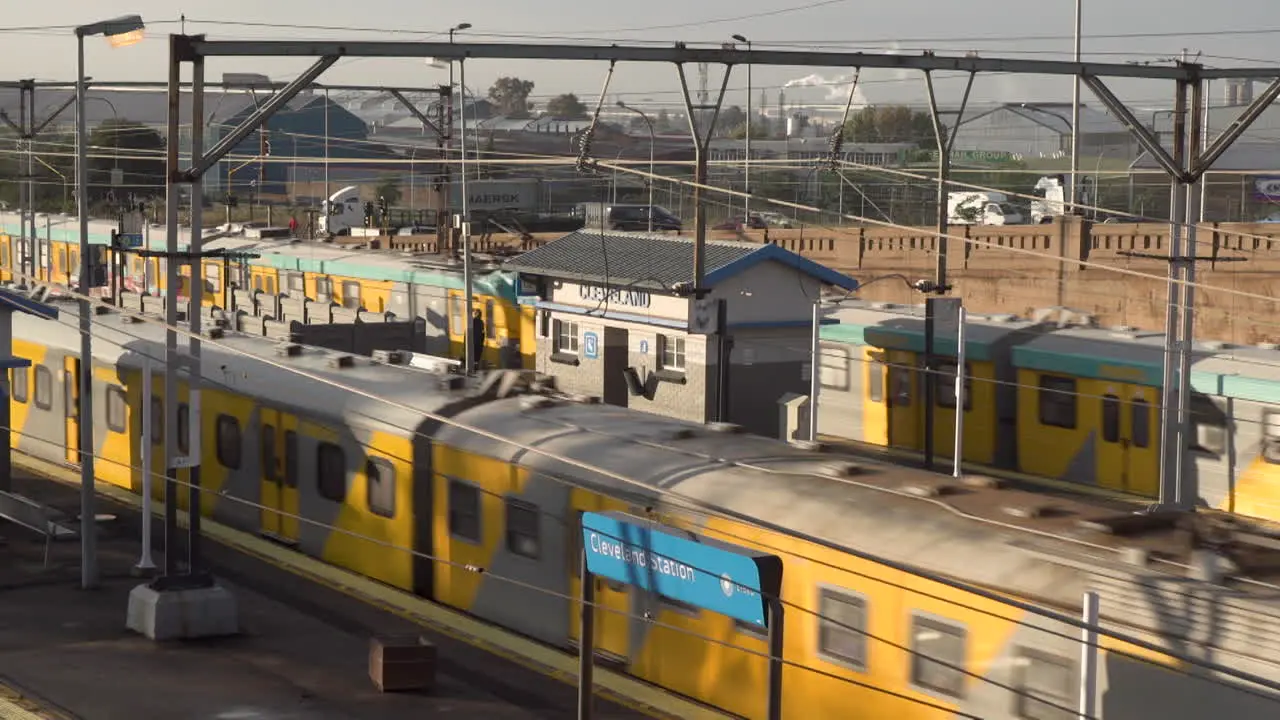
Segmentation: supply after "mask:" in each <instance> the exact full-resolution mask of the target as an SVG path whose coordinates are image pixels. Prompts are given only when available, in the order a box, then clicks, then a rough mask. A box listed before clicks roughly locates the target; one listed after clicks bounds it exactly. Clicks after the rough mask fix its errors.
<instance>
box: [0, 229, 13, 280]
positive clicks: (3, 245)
mask: <svg viewBox="0 0 1280 720" xmlns="http://www.w3.org/2000/svg"><path fill="white" fill-rule="evenodd" d="M0 259H3V261H4V262H3V265H4V269H3V270H0V281H4V282H8V281H10V280H12V279H13V273H11V272H9V268H12V267H13V238H12V237H10V236H8V235H0Z"/></svg>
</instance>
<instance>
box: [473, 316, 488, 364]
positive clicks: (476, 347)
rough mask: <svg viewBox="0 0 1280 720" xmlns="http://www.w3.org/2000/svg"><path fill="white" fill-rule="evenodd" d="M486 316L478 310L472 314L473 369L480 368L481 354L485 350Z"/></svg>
mask: <svg viewBox="0 0 1280 720" xmlns="http://www.w3.org/2000/svg"><path fill="white" fill-rule="evenodd" d="M484 332H485V327H484V317H483V316H481V314H480V311H479V310H476V311H475V312H474V313H472V316H471V360H472V363H473V364H472V366H471V370H479V369H480V356H481V354H482V353H483V352H484Z"/></svg>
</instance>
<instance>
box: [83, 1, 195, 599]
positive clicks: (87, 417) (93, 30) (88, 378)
mask: <svg viewBox="0 0 1280 720" xmlns="http://www.w3.org/2000/svg"><path fill="white" fill-rule="evenodd" d="M145 28H146V25H144V24H143V22H142V18H141V17H139V16H137V15H124V16H121V17H118V18H114V19H111V20H103V21H102V22H96V23H93V24H91V25H81V26H80V27H78V28H76V192H77V195H78V196H77V197H76V206H77V208H78V210H79V214H80V283H79V286H80V287H79V292H80V409H79V422H80V552H81V559H80V587H81V588H83V589H85V590H88V589H91V588H93V587H94V586H96V585H97V584H98V566H97V555H96V553H97V529H96V528H95V527H94V507H93V505H94V497H93V493H94V489H93V453H94V444H93V343H92V341H91V340H90V336H89V334H90V333H91V332H92V330H93V328H92V325H91V324H90V319H91V317H90V313H91V312H92V311H93V308H92V307H90V303H89V177H88V170H89V162H88V148H87V147H86V146H87V145H88V138H87V137H86V135H85V129H84V126H85V122H84V120H85V119H84V104H85V100H84V98H85V86H86V79H85V73H84V39H85V38H86V37H89V36H91V35H103V36H106V38H107V41H108V42H110V43H111V46H112V47H124V46H126V45H132V44H134V43H136V42H139V41H141V40H142V33H143V30H144V29H145ZM169 142H177V138H169Z"/></svg>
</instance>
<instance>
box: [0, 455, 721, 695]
mask: <svg viewBox="0 0 1280 720" xmlns="http://www.w3.org/2000/svg"><path fill="white" fill-rule="evenodd" d="M22 465H23V461H21V460H19V458H17V457H15V468H14V473H15V478H14V482H13V487H12V491H13V492H15V493H18V494H21V495H22V496H24V497H27V498H30V499H33V500H37V501H39V502H41V503H44V504H46V505H48V506H50V507H53V508H57V509H58V510H62V511H64V512H66V513H67V515H68V516H69V517H71V518H75V517H77V515H78V508H79V491H78V488H76V487H74V486H73V485H70V484H68V480H69V477H74V471H67V470H65V469H63V470H61V472H62V473H63V474H64V477H62V478H58V477H53V480H50V479H49V477H50V476H56V475H57V474H58V472H59V471H58V469H57V468H56V467H54V466H50V467H48V468H46V467H42V466H41V464H38V463H36V464H34V467H33V465H32V464H27V466H26V467H23V466H22ZM51 468H52V471H51ZM42 476H43V477H42ZM67 476H69V477H67ZM132 497H133V496H131V495H128V494H127V493H115V495H114V496H112V497H102V496H100V497H99V502H98V513H99V516H100V525H99V563H100V565H99V566H100V570H101V578H102V582H101V587H100V588H98V589H95V590H88V591H86V590H81V589H79V578H80V546H79V542H78V541H77V540H63V541H56V542H54V543H52V544H51V546H50V553H49V558H48V563H47V566H46V563H45V557H44V553H45V542H44V540H43V538H41V537H38V536H37V535H36V533H34V532H29V531H28V530H26V529H24V528H22V527H19V526H17V525H12V524H9V523H7V522H0V720H10V719H12V720H35V719H37V718H52V719H60V720H70V719H73V718H74V719H83V720H99V719H102V720H110V719H113V718H129V719H130V720H134V719H137V720H146V719H148V718H156V719H157V720H160V719H162V718H163V719H167V718H211V719H212V718H227V719H231V718H235V719H237V720H239V719H244V720H275V719H279V720H285V719H289V720H293V719H295V718H296V719H299V720H300V719H302V718H308V719H312V718H314V719H318V720H329V719H331V718H332V719H334V720H337V719H338V718H342V719H344V720H347V719H352V718H371V719H381V718H397V719H400V718H406V717H436V718H493V719H494V720H502V719H506V718H511V719H512V720H516V719H521V720H523V719H525V718H529V719H534V718H538V719H548V720H549V719H552V718H571V717H576V714H575V713H576V690H575V687H574V685H573V684H572V683H573V679H574V678H572V677H567V676H566V675H565V673H566V669H567V668H571V667H574V663H576V659H574V658H573V657H572V656H570V655H568V654H566V653H563V652H559V651H557V650H555V649H553V648H545V647H542V646H537V647H542V650H541V651H540V652H542V653H546V654H545V655H538V652H535V650H530V649H529V648H521V647H519V643H520V642H523V643H527V644H529V645H531V646H532V645H534V644H532V643H530V642H529V641H527V640H519V639H517V638H501V637H496V636H495V635H494V634H493V633H501V631H499V630H497V629H492V630H485V629H483V628H476V627H469V626H468V625H467V623H472V624H478V623H476V621H475V620H473V619H468V618H465V617H464V616H461V615H460V614H456V615H457V616H458V618H457V619H454V620H450V619H449V618H442V617H440V616H438V615H437V616H436V617H434V618H433V617H430V616H429V615H430V612H429V611H426V610H420V611H413V612H411V611H406V609H405V608H406V607H408V608H410V610H412V608H411V606H410V605H409V604H408V603H410V602H418V603H422V604H424V605H431V604H430V603H426V601H422V600H420V599H416V598H411V596H409V597H410V599H409V600H401V601H394V602H393V601H391V600H387V599H384V600H378V599H377V598H373V597H371V596H370V594H371V593H372V592H373V591H369V594H366V595H364V596H361V595H360V593H359V592H358V590H359V586H360V580H359V579H358V578H357V576H354V575H351V574H348V575H349V577H346V578H336V577H331V578H330V579H329V580H325V579H324V578H323V577H319V574H320V571H318V570H315V569H314V568H313V569H312V570H313V571H315V573H316V574H315V575H313V576H308V573H307V572H305V571H304V570H305V568H304V569H303V570H298V569H290V568H284V567H282V566H281V563H280V562H277V561H273V560H272V558H271V557H270V555H272V554H273V551H271V550H270V549H269V548H266V549H261V548H260V549H257V550H255V549H254V548H253V547H248V548H247V550H246V548H237V547H233V543H231V542H229V541H226V539H225V538H219V537H218V536H220V535H225V534H228V533H234V532H235V531H231V530H229V529H226V528H222V527H221V526H218V525H216V524H212V523H210V524H209V525H208V526H205V527H206V540H205V542H204V543H203V544H202V549H203V550H204V554H205V557H206V560H207V564H208V566H209V567H210V569H211V570H212V571H213V572H214V574H215V575H216V577H217V578H218V581H219V583H220V584H222V585H224V586H226V587H227V588H228V589H230V590H231V591H232V592H233V593H234V595H235V597H236V600H237V604H238V608H239V623H240V627H241V633H240V635H238V636H235V637H230V638H225V639H218V640H202V641H198V642H180V643H154V642H152V641H150V640H148V639H146V638H144V637H142V636H140V635H137V634H135V633H133V632H131V631H129V630H127V629H126V628H125V618H126V609H127V606H128V595H129V592H130V591H131V590H132V589H133V588H134V587H135V586H136V585H138V584H139V583H141V582H144V580H140V579H139V578H136V577H133V576H132V575H131V570H132V568H133V566H134V565H135V564H136V563H137V561H138V559H139V551H140V547H139V518H140V512H139V511H138V510H137V509H136V508H135V507H133V506H131V504H130V502H129V499H130V498H132ZM133 500H134V502H135V503H136V498H133ZM184 524H185V523H184ZM153 528H154V530H155V531H156V535H157V537H158V536H159V535H160V533H161V532H162V525H161V524H160V523H159V522H155V523H153ZM255 540H258V539H257V538H252V537H249V536H246V537H245V538H241V542H242V543H244V544H245V545H251V544H252V541H255ZM258 541H259V542H261V543H263V545H264V546H271V545H272V544H271V543H267V542H266V541H265V540H258ZM278 553H279V554H281V555H282V556H284V555H293V556H295V557H296V558H297V559H298V561H299V562H302V561H310V562H312V563H314V564H315V565H322V564H321V563H316V562H315V561H313V560H310V559H308V558H304V557H303V556H301V555H299V554H298V553H294V552H293V551H291V550H288V549H287V548H280V549H279V550H278ZM153 558H154V560H155V562H156V563H157V564H160V563H161V561H162V557H161V555H160V553H159V552H156V553H154V554H153ZM325 567H328V566H325ZM330 570H331V571H332V572H341V571H337V570H336V569H332V568H331V569H330ZM365 582H368V581H365ZM388 592H394V591H390V590H388ZM400 595H403V596H407V594H405V593H400ZM432 607H438V606H432ZM436 612H444V613H447V612H450V611H447V610H445V609H440V610H438V611H436ZM407 634H417V635H419V636H421V637H423V638H425V639H426V640H428V641H430V642H431V643H433V644H435V646H436V648H437V652H438V656H437V661H436V688H435V690H434V691H433V692H431V693H382V692H379V691H378V690H377V688H376V687H375V686H374V685H373V682H372V681H371V680H370V678H369V672H368V661H369V646H370V641H371V638H373V637H375V636H381V635H407ZM557 658H558V659H557ZM602 670H603V669H601V668H597V676H600V675H601V674H602ZM603 674H604V677H603V678H601V677H597V682H598V685H597V688H598V689H599V691H600V692H599V694H598V695H597V697H596V702H595V708H594V709H595V715H594V717H596V718H608V719H611V720H612V719H617V720H623V719H626V720H630V719H632V718H645V717H668V718H673V717H695V718H701V717H708V718H710V717H724V716H723V715H721V714H719V713H714V712H712V711H709V710H707V709H705V708H703V707H702V706H698V705H696V704H694V703H690V702H688V701H684V700H681V699H678V698H672V697H670V696H667V695H665V694H664V693H661V692H660V691H658V690H657V689H653V688H649V687H648V686H644V685H643V684H640V683H637V682H636V681H634V680H630V679H629V678H625V676H616V674H614V675H615V676H610V674H608V673H607V671H603ZM549 677H553V678H555V679H556V680H558V682H548V678H549ZM628 682H630V683H634V684H635V687H631V686H628V685H627V684H626V683H628Z"/></svg>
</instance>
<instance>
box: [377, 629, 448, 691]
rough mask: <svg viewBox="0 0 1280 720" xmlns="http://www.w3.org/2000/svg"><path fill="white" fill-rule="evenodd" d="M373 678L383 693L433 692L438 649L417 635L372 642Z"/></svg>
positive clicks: (388, 636)
mask: <svg viewBox="0 0 1280 720" xmlns="http://www.w3.org/2000/svg"><path fill="white" fill-rule="evenodd" d="M369 678H370V679H372V680H373V684H374V685H375V686H377V688H378V690H379V691H380V692H407V691H423V692H430V691H432V690H434V689H435V685H436V646H435V645H433V644H431V643H430V642H428V641H427V640H426V639H424V638H422V637H419V636H417V635H384V636H380V637H375V638H373V639H372V640H371V641H370V642H369Z"/></svg>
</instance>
